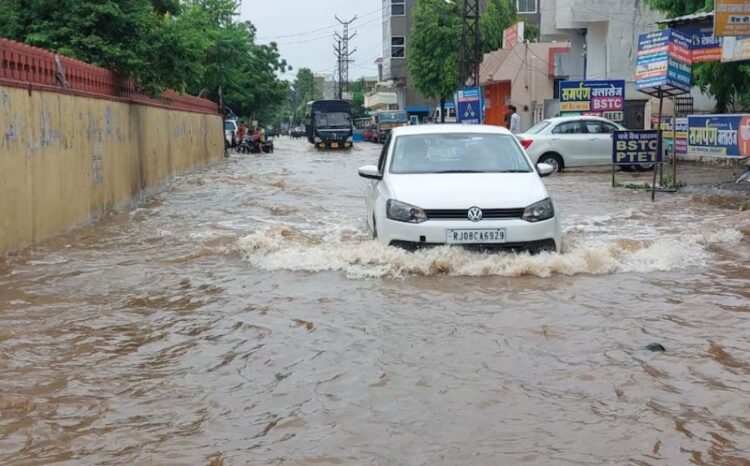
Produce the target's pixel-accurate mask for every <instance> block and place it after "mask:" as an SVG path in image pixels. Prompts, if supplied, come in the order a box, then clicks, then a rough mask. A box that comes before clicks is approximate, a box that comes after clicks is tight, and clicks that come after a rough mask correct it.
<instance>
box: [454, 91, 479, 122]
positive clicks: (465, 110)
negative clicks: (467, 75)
mask: <svg viewBox="0 0 750 466" xmlns="http://www.w3.org/2000/svg"><path fill="white" fill-rule="evenodd" d="M482 100H483V99H482V88H480V87H465V88H463V89H459V90H458V92H456V105H457V106H458V107H457V109H456V121H457V122H458V123H461V124H464V125H480V124H482V108H483V102H482Z"/></svg>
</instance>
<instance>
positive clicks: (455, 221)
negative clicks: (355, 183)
mask: <svg viewBox="0 0 750 466" xmlns="http://www.w3.org/2000/svg"><path fill="white" fill-rule="evenodd" d="M552 170H553V168H552V167H550V166H548V165H539V166H536V165H534V164H533V163H532V162H531V160H530V159H529V157H528V156H527V155H526V153H525V152H524V151H523V149H522V148H521V145H520V144H519V142H518V140H517V139H516V138H514V137H513V135H512V134H511V133H510V132H509V131H508V130H507V129H505V128H500V127H496V126H479V125H420V126H405V127H400V128H395V129H394V130H393V132H392V133H391V135H390V137H389V138H388V140H387V141H386V143H385V145H384V146H383V149H382V152H381V154H380V159H379V162H378V165H377V166H376V165H369V166H365V167H361V168H360V169H359V175H360V176H362V177H363V178H367V179H369V180H370V182H369V183H368V184H367V187H366V189H365V199H366V204H367V224H368V226H369V228H370V232H371V233H372V235H373V237H374V238H376V239H377V240H379V241H380V242H381V243H384V244H387V245H392V246H400V247H404V248H407V249H414V248H419V247H423V246H431V245H441V244H459V245H473V246H475V247H479V248H481V249H486V248H493V249H495V248H497V249H509V250H528V251H531V252H540V251H559V250H560V222H559V216H558V215H557V211H556V209H555V206H554V203H553V202H552V199H550V196H549V194H548V193H547V190H546V188H545V186H544V183H542V180H541V178H540V177H542V176H546V175H548V174H550V173H552Z"/></svg>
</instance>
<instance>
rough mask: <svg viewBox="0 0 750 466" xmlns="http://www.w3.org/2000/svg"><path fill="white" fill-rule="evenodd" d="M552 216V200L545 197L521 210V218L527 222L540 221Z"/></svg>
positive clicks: (553, 212) (553, 211)
mask: <svg viewBox="0 0 750 466" xmlns="http://www.w3.org/2000/svg"><path fill="white" fill-rule="evenodd" d="M554 216H555V208H554V207H553V205H552V200H551V199H550V198H547V199H545V200H543V201H539V202H537V203H536V204H531V205H530V206H528V207H526V209H524V211H523V217H522V218H523V219H524V220H526V221H527V222H541V221H542V220H547V219H550V218H552V217H554Z"/></svg>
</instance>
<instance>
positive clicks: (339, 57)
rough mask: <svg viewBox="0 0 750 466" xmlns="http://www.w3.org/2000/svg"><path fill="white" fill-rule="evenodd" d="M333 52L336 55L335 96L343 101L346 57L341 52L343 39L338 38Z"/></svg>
mask: <svg viewBox="0 0 750 466" xmlns="http://www.w3.org/2000/svg"><path fill="white" fill-rule="evenodd" d="M333 52H334V54H335V55H336V74H335V75H336V77H335V78H334V79H335V81H336V92H335V93H334V94H335V97H336V98H337V99H339V100H341V96H342V93H343V91H344V84H343V79H344V68H343V65H342V62H343V60H344V55H343V54H342V50H341V39H338V38H336V43H335V44H334V46H333Z"/></svg>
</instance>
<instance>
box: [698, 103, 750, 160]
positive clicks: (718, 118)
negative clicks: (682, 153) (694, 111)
mask: <svg viewBox="0 0 750 466" xmlns="http://www.w3.org/2000/svg"><path fill="white" fill-rule="evenodd" d="M688 153H689V154H690V155H696V156H709V157H745V156H748V155H750V114H745V115H690V116H689V117H688Z"/></svg>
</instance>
